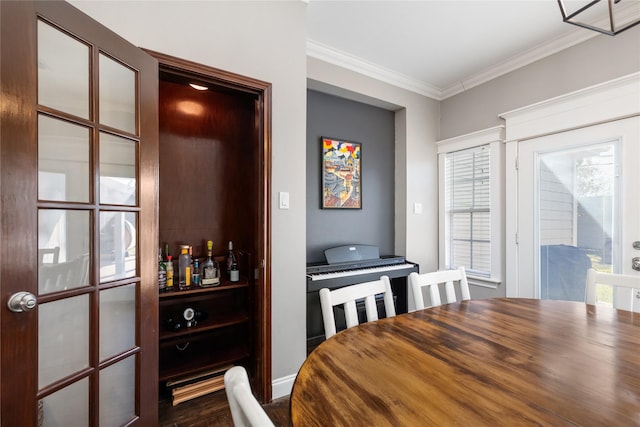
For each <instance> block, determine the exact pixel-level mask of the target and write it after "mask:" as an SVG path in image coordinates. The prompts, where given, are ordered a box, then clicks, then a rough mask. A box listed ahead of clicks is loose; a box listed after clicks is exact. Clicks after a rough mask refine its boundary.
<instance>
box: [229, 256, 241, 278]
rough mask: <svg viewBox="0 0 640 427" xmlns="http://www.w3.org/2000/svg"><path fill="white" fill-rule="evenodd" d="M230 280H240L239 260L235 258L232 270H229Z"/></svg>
mask: <svg viewBox="0 0 640 427" xmlns="http://www.w3.org/2000/svg"><path fill="white" fill-rule="evenodd" d="M229 280H230V281H232V282H237V281H238V280H240V270H238V261H237V260H236V259H235V258H234V259H233V261H232V262H231V270H229Z"/></svg>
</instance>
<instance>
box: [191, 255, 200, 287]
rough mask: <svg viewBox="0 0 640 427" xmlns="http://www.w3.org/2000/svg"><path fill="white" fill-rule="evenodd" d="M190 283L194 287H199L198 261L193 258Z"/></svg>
mask: <svg viewBox="0 0 640 427" xmlns="http://www.w3.org/2000/svg"><path fill="white" fill-rule="evenodd" d="M191 285H192V286H193V287H194V288H199V287H200V261H198V259H197V258H196V259H194V260H193V270H192V273H191Z"/></svg>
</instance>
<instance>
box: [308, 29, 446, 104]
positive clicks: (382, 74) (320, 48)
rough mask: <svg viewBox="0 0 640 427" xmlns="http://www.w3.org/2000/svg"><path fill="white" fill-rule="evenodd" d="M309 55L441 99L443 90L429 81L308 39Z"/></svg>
mask: <svg viewBox="0 0 640 427" xmlns="http://www.w3.org/2000/svg"><path fill="white" fill-rule="evenodd" d="M307 56H309V57H311V58H316V59H319V60H321V61H324V62H328V63H329V64H333V65H337V66H339V67H341V68H345V69H347V70H351V71H354V72H356V73H359V74H363V75H365V76H368V77H371V78H374V79H376V80H380V81H382V82H385V83H389V84H390V85H393V86H397V87H400V88H402V89H406V90H409V91H411V92H415V93H418V94H420V95H424V96H427V97H429V98H434V99H436V100H440V94H441V90H440V89H439V88H437V87H435V86H433V85H430V84H429V83H426V82H424V81H421V80H418V79H414V78H412V77H409V76H406V75H404V74H401V73H398V72H396V71H393V70H389V69H387V68H384V67H380V66H379V65H376V64H374V63H371V62H368V61H365V60H363V59H361V58H358V57H356V56H354V55H351V54H348V53H346V52H343V51H340V50H338V49H334V48H332V47H330V46H327V45H325V44H322V43H319V42H317V41H315V40H311V39H307Z"/></svg>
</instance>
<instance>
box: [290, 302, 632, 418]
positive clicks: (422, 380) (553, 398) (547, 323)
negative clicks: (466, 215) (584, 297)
mask: <svg viewBox="0 0 640 427" xmlns="http://www.w3.org/2000/svg"><path fill="white" fill-rule="evenodd" d="M290 402H291V403H290V405H291V407H290V409H291V421H292V424H293V425H294V426H296V427H298V426H383V425H384V426H474V427H476V426H528V425H542V426H640V313H632V312H628V311H622V310H615V309H613V308H610V307H607V306H600V305H587V304H584V303H581V302H570V301H553V300H537V299H524V298H494V299H478V300H468V301H462V302H457V303H452V304H446V305H441V306H438V307H431V308H427V309H424V310H419V311H414V312H411V313H406V314H401V315H398V316H395V317H390V318H386V319H380V320H378V321H374V322H368V323H363V324H361V325H358V326H355V327H352V328H349V329H346V330H344V331H341V332H339V333H338V334H337V335H335V336H333V337H331V338H330V339H328V340H326V341H324V342H323V343H322V344H320V345H319V346H318V347H317V348H316V349H315V350H314V351H313V352H312V353H311V354H310V355H309V357H308V358H307V359H306V360H305V362H304V363H303V365H302V367H301V368H300V371H299V372H298V375H297V377H296V380H295V383H294V386H293V390H292V392H291V400H290Z"/></svg>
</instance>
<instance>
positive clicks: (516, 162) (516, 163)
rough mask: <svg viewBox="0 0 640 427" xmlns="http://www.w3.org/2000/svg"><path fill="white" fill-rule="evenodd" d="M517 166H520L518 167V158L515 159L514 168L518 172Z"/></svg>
mask: <svg viewBox="0 0 640 427" xmlns="http://www.w3.org/2000/svg"><path fill="white" fill-rule="evenodd" d="M519 166H520V165H519V164H518V156H516V159H515V167H516V170H518V168H519Z"/></svg>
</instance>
